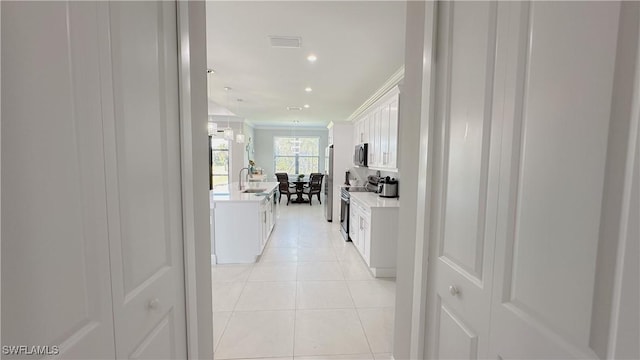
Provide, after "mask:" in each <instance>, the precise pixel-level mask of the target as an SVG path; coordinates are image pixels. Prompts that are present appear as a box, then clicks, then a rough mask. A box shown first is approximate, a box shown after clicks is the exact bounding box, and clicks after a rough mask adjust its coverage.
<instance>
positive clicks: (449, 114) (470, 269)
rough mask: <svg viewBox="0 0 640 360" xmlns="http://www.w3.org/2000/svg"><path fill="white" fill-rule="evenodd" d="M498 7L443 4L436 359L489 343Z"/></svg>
mask: <svg viewBox="0 0 640 360" xmlns="http://www.w3.org/2000/svg"><path fill="white" fill-rule="evenodd" d="M497 11H498V4H497V3H495V2H441V3H439V4H438V38H437V50H436V51H437V58H436V62H437V69H438V70H437V80H436V94H437V98H436V110H435V111H436V122H437V124H438V126H439V129H438V135H436V138H437V140H436V142H437V145H436V148H437V152H438V154H437V155H436V158H437V165H436V167H435V173H436V174H438V176H437V179H436V180H435V182H434V189H435V194H434V205H433V206H434V210H433V214H434V216H435V217H434V222H433V223H434V227H433V233H432V239H434V241H432V242H431V245H432V247H431V249H430V261H429V264H430V270H429V275H430V279H431V280H430V281H431V284H433V285H432V286H431V287H430V288H431V294H430V301H431V304H433V306H432V308H431V312H430V315H429V316H430V320H429V322H428V330H427V331H428V339H429V342H428V347H427V349H428V357H431V358H434V359H476V358H483V357H484V356H485V354H486V351H487V349H488V339H489V337H488V330H489V311H487V310H488V309H489V305H490V300H491V285H492V266H493V250H494V231H495V226H494V224H495V211H496V209H495V208H496V205H495V204H496V202H495V199H496V184H497V183H496V181H495V179H497V174H498V172H497V171H498V167H497V164H498V162H499V158H496V156H497V155H499V151H497V150H499V146H500V143H499V136H495V135H496V133H497V134H499V132H498V130H499V129H494V127H493V126H492V113H493V107H494V100H493V83H494V76H495V70H494V69H495V53H496V28H497ZM483 309H484V310H483Z"/></svg>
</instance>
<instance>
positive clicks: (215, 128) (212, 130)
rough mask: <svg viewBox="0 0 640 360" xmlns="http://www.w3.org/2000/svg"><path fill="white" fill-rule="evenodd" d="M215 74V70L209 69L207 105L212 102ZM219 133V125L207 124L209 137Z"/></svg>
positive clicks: (210, 122)
mask: <svg viewBox="0 0 640 360" xmlns="http://www.w3.org/2000/svg"><path fill="white" fill-rule="evenodd" d="M214 73H215V71H214V70H213V69H207V103H208V102H209V101H211V83H212V81H211V76H212V75H213V74H214ZM217 131H218V124H216V123H214V122H213V121H211V120H209V121H208V122H207V132H208V133H209V136H212V135H214V134H215V133H216V132H217Z"/></svg>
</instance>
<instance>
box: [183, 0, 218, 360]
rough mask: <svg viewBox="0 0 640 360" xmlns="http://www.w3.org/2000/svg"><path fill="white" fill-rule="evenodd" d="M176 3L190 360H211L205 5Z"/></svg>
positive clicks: (211, 316)
mask: <svg viewBox="0 0 640 360" xmlns="http://www.w3.org/2000/svg"><path fill="white" fill-rule="evenodd" d="M176 3H177V5H176V6H177V17H178V19H177V20H178V29H177V31H178V53H179V59H178V66H179V95H180V103H179V104H180V151H181V172H182V174H181V179H182V184H181V186H182V216H183V232H184V265H185V297H186V301H185V303H186V319H187V334H186V336H187V356H188V358H189V359H212V358H213V314H212V299H211V297H212V296H211V256H210V254H211V242H210V240H209V239H210V228H209V181H208V179H207V174H208V171H207V165H206V164H208V161H209V160H208V159H209V158H208V154H207V149H208V133H207V121H208V116H207V113H208V108H207V105H208V104H207V100H208V99H207V72H206V69H207V65H206V63H207V56H206V12H205V2H203V1H177V2H176Z"/></svg>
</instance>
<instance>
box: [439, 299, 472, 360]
mask: <svg viewBox="0 0 640 360" xmlns="http://www.w3.org/2000/svg"><path fill="white" fill-rule="evenodd" d="M439 310H440V314H439V317H438V330H439V331H438V350H437V354H438V359H457V360H462V359H477V358H478V336H477V335H476V334H475V333H474V332H473V331H472V330H471V329H469V328H468V326H467V325H466V324H465V323H464V321H462V320H461V319H460V318H459V317H458V316H456V315H454V314H453V311H452V310H450V309H448V308H447V307H446V306H444V305H442V304H441V305H440V309H439Z"/></svg>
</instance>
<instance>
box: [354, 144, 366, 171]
mask: <svg viewBox="0 0 640 360" xmlns="http://www.w3.org/2000/svg"><path fill="white" fill-rule="evenodd" d="M368 148H369V144H367V143H362V144H358V145H356V149H355V152H354V153H353V165H355V166H364V167H366V166H367V150H368Z"/></svg>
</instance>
